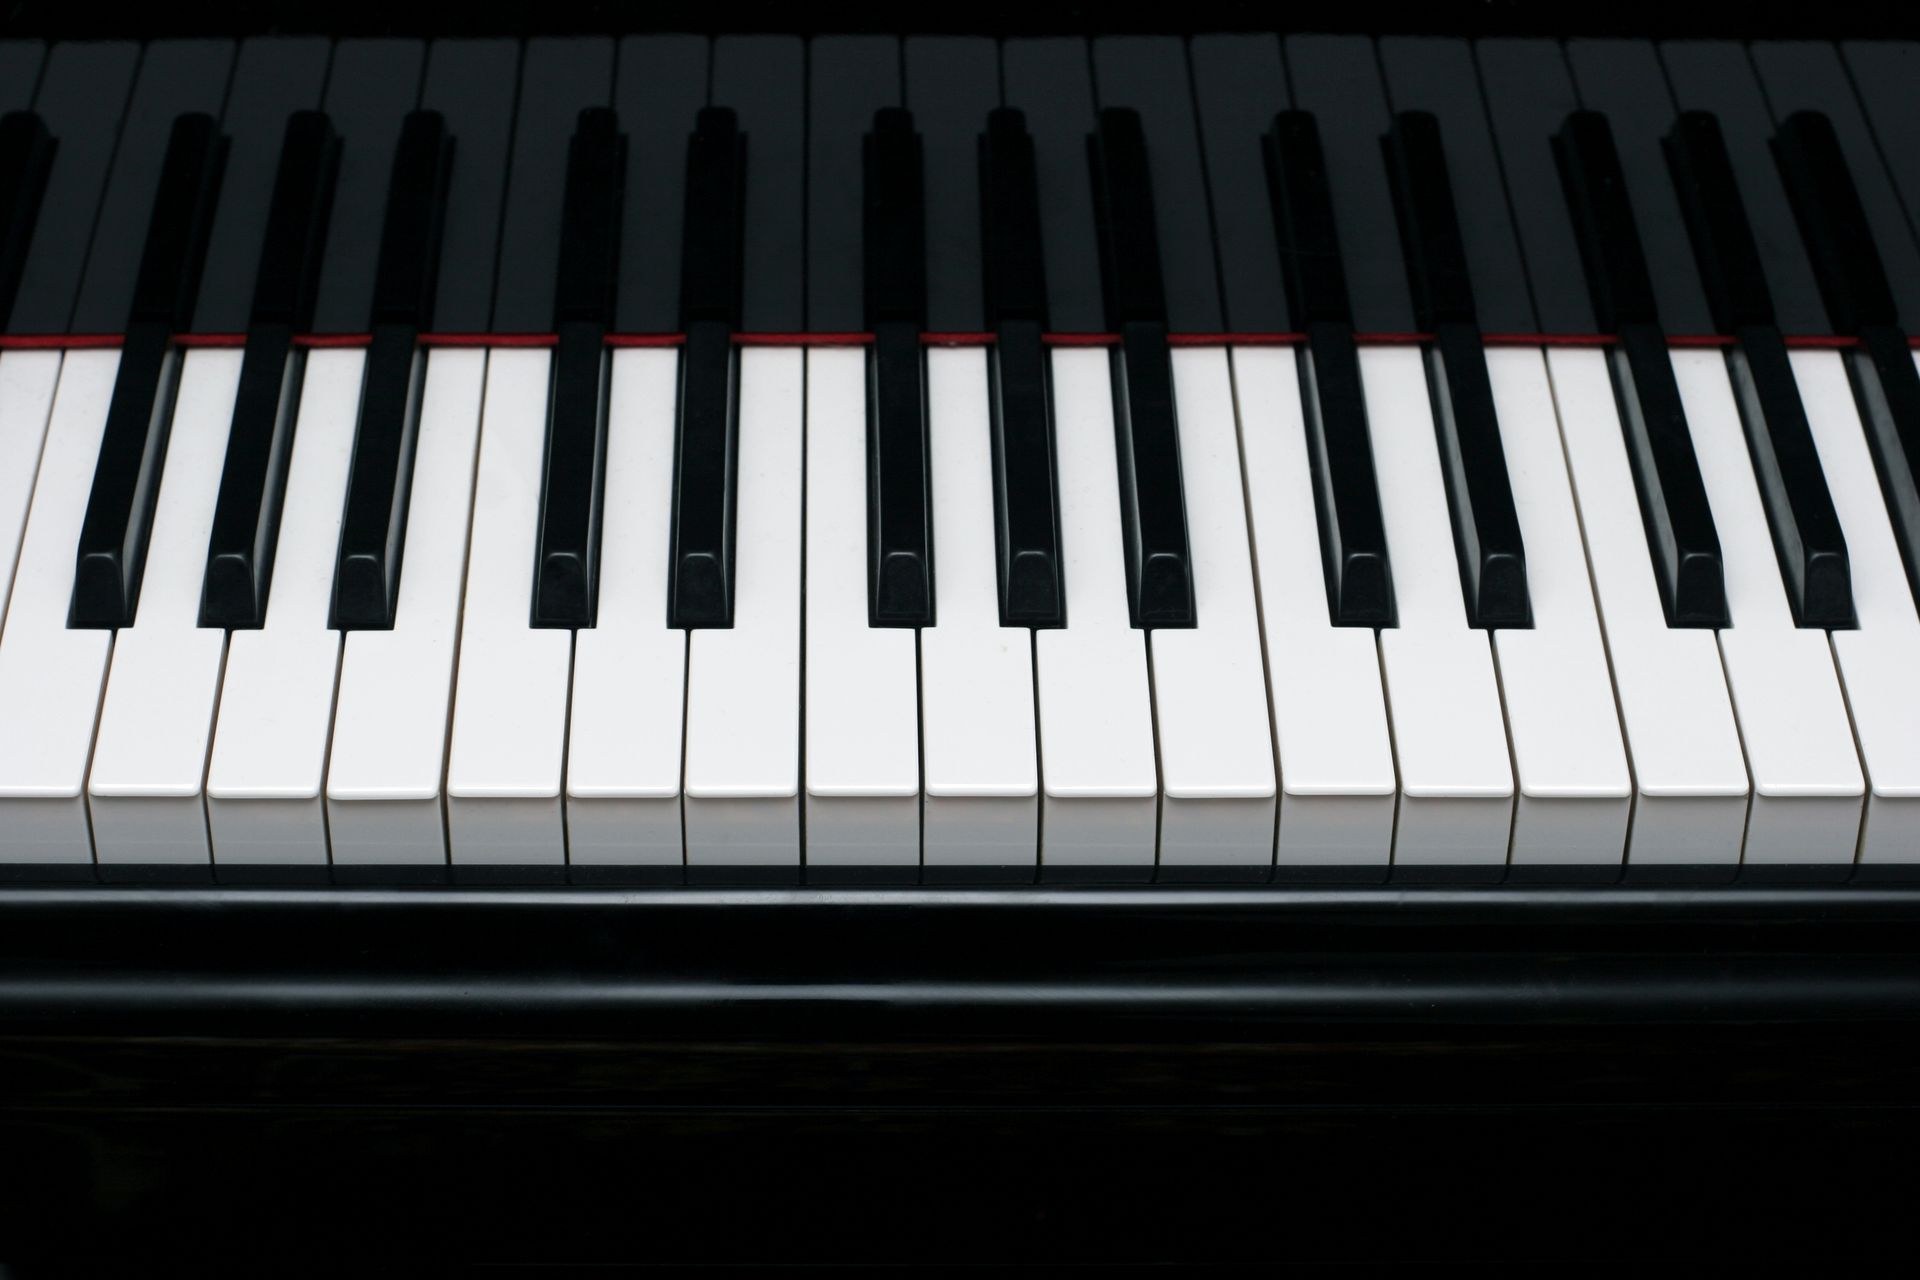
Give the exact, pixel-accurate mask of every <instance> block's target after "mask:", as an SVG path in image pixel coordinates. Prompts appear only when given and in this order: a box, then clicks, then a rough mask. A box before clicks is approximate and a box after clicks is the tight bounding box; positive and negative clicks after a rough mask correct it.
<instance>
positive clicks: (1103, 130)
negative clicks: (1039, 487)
mask: <svg viewBox="0 0 1920 1280" xmlns="http://www.w3.org/2000/svg"><path fill="white" fill-rule="evenodd" d="M1087 151H1088V159H1089V163H1090V165H1091V167H1092V171H1093V192H1094V211H1095V219H1096V221H1097V223H1098V230H1099V239H1100V275H1101V279H1102V282H1103V285H1104V291H1105V295H1106V310H1107V325H1108V328H1109V329H1111V330H1112V331H1114V332H1115V333H1117V334H1118V335H1119V337H1120V350H1119V351H1117V352H1115V353H1114V357H1113V419H1114V428H1115V434H1114V441H1115V446H1116V448H1115V452H1116V454H1117V459H1118V462H1119V472H1120V524H1121V535H1122V539H1123V542H1124V544H1125V552H1126V558H1127V597H1128V600H1129V601H1130V602H1131V604H1132V608H1133V625H1134V626H1136V627H1143V628H1154V627H1191V626H1194V625H1195V624H1196V615H1195V610H1194V602H1193V560H1192V556H1191V554H1190V553H1189V550H1188V545H1187V507H1186V495H1185V493H1184V491H1183V486H1182V484H1181V477H1180V430H1179V423H1178V420H1177V418H1176V416H1175V410H1174V396H1173V361H1172V359H1171V357H1170V355H1169V353H1168V350H1167V303H1166V291H1165V288H1164V286H1163V282H1162V280H1161V276H1160V240H1159V231H1158V228H1157V225H1156V223H1155V219H1154V211H1153V177H1152V171H1151V167H1150V165H1149V161H1148V157H1147V142H1146V136H1145V134H1144V133H1143V132H1142V130H1141V127H1140V117H1139V115H1138V114H1137V113H1135V112H1133V111H1130V110H1127V109H1125V108H1116V107H1110V108H1108V109H1106V110H1104V111H1102V112H1101V113H1100V120H1099V125H1098V130H1097V132H1095V133H1094V134H1093V135H1091V136H1090V137H1089V138H1088V139H1087Z"/></svg>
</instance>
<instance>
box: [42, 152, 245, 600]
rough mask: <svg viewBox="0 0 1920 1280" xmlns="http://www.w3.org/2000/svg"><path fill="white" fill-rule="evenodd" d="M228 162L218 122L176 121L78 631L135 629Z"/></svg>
mask: <svg viewBox="0 0 1920 1280" xmlns="http://www.w3.org/2000/svg"><path fill="white" fill-rule="evenodd" d="M224 158H225V140H224V139H223V138H222V137H221V135H220V131H219V126H218V125H216V124H215V123H214V121H213V119H212V117H210V116H206V115H186V116H182V117H180V118H179V119H178V120H176V121H175V122H174V125H173V131H172V133H171V135H170V136H169V137H168V139H167V147H166V152H165V158H164V160H163V162H162V165H161V173H160V182H159V186H158V188H157V190H156V191H155V193H154V197H153V207H152V210H151V215H150V218H149V221H148V224H147V233H146V237H145V240H144V247H143V249H142V252H141V258H140V271H139V275H138V276H137V277H136V280H135V283H134V296H133V300H132V305H131V307H130V309H129V314H128V315H127V316H126V317H124V324H125V334H126V336H125V338H124V339H123V340H122V343H121V347H120V368H119V372H118V373H117V374H116V375H115V377H114V383H113V397H112V399H111V400H109V401H108V406H107V421H106V427H105V430H104V432H103V433H102V435H101V439H100V454H99V460H98V462H97V463H96V464H95V466H94V473H93V488H92V489H91V491H90V492H89V493H88V495H87V510H86V515H85V517H84V518H83V519H82V522H81V528H80V542H79V545H78V547H77V549H76V553H75V566H74V587H73V603H72V609H71V612H70V615H69V619H68V620H69V623H70V625H72V626H75V627H93V628H115V627H124V626H129V625H131V624H132V622H133V615H134V609H135V606H136V605H137V604H138V601H139V595H140V579H141V574H142V572H143V571H144V570H145V568H146V556H147V536H148V534H149V533H150V532H151V530H152V525H153V505H154V501H155V499H156V498H157V497H158V496H159V489H160V470H161V465H162V462H163V460H164V458H165V456H166V449H167V435H168V429H169V427H170V426H171V425H172V421H173V394H174V389H175V386H176V377H177V374H178V370H179V357H178V355H177V354H176V353H175V352H173V351H172V350H171V343H172V340H173V334H174V333H176V332H177V331H178V330H180V329H181V328H183V327H184V326H185V324H186V318H187V316H188V315H190V314H191V313H192V310H193V303H194V289H195V287H196V286H197V284H198V282H199V277H200V265H201V262H202V261H203V260H204V258H205V254H206V243H207V236H208V233H209V228H210V226H211V223H212V221H213V205H214V197H215V193H216V192H217V191H218V189H219V185H220V170H221V164H222V161H223V160H224Z"/></svg>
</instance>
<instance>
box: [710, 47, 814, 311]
mask: <svg viewBox="0 0 1920 1280" xmlns="http://www.w3.org/2000/svg"><path fill="white" fill-rule="evenodd" d="M805 86H806V57H805V51H804V47H803V45H802V44H801V42H800V41H799V40H797V39H795V38H793V37H791V36H722V37H720V38H719V39H718V40H716V41H715V42H714V46H713V102H714V105H715V106H720V107H726V108H729V109H730V110H732V111H733V113H734V115H735V117H736V118H737V119H738V121H739V124H740V128H741V130H742V132H744V133H745V135H746V136H747V138H748V140H749V142H748V145H749V146H750V148H751V150H752V153H753V164H752V165H751V167H750V168H749V170H748V172H747V187H746V195H745V199H744V209H745V213H744V217H745V228H744V230H743V232H742V241H743V243H742V244H741V249H740V262H741V266H740V271H741V282H740V290H741V292H740V324H741V327H742V328H744V329H746V330H747V331H748V332H752V333H798V332H800V331H801V330H802V329H804V328H806V294H805V290H804V288H803V284H802V282H803V280H804V278H805V274H804V273H805V268H806V261H807V258H806V235H805V230H804V226H805V222H804V219H805V214H806V198H805V194H804V193H805V189H806V141H807V140H806V128H805V122H806V87H805Z"/></svg>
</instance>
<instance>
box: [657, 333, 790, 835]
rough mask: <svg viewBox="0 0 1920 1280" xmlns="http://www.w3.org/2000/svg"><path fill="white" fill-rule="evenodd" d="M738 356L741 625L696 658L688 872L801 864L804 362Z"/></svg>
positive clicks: (690, 699) (707, 637) (737, 611)
mask: <svg viewBox="0 0 1920 1280" xmlns="http://www.w3.org/2000/svg"><path fill="white" fill-rule="evenodd" d="M739 359H740V388H739V396H740V401H739V414H740V425H739V432H740V435H739V446H738V447H739V455H738V459H737V461H736V464H735V474H736V482H735V498H734V563H733V572H734V588H733V626H732V627H729V628H707V629H703V630H699V631H696V632H694V633H693V637H692V641H691V643H690V645H689V646H688V652H687V695H686V696H687V744H686V756H687V760H686V783H685V787H686V803H685V810H686V842H687V864H688V865H689V866H694V867H697V866H717V865H726V864H733V865H785V866H791V867H795V868H797V867H798V866H799V865H800V596H801V590H800V582H801V562H800V546H801V532H802V530H801V515H800V509H801V490H802V484H803V481H802V474H801V473H802V461H801V460H802V450H801V442H802V439H803V431H804V422H803V419H802V416H801V409H802V405H803V402H804V397H805V392H804V386H805V381H806V378H805V363H804V361H805V356H804V355H803V353H802V352H800V351H798V350H784V351H782V350H772V349H767V348H753V349H748V350H743V351H741V352H740V354H739ZM664 607H665V606H664V603H663V605H662V608H663V610H664Z"/></svg>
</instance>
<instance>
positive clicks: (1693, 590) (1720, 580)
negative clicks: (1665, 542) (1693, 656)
mask: <svg viewBox="0 0 1920 1280" xmlns="http://www.w3.org/2000/svg"><path fill="white" fill-rule="evenodd" d="M1673 625H1674V626H1675V627H1700V628H1713V629H1715V630H1718V629H1719V628H1721V627H1725V626H1728V625H1730V619H1729V617H1728V614H1727V580H1726V575H1725V573H1724V571H1723V570H1722V568H1721V565H1720V557H1719V556H1710V555H1705V554H1702V553H1700V552H1692V553H1687V554H1683V555H1681V557H1680V565H1679V573H1678V578H1677V580H1676V581H1675V583H1674V587H1673Z"/></svg>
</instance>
